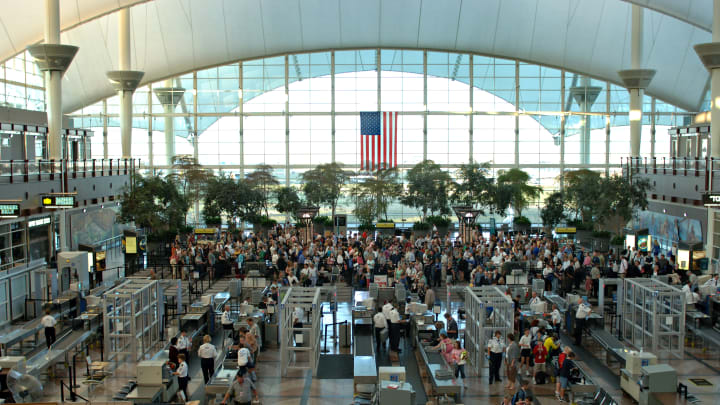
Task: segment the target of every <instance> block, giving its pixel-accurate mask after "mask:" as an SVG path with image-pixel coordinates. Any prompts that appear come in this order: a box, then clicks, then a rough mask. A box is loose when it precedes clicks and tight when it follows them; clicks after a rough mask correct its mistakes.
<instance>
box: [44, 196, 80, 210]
mask: <svg viewBox="0 0 720 405" xmlns="http://www.w3.org/2000/svg"><path fill="white" fill-rule="evenodd" d="M40 202H41V203H42V206H43V208H73V207H74V206H75V196H74V195H43V196H40Z"/></svg>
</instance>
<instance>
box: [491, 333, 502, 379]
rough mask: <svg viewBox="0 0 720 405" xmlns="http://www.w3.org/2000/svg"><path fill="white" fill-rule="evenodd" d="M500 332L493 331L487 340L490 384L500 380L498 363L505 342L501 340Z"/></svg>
mask: <svg viewBox="0 0 720 405" xmlns="http://www.w3.org/2000/svg"><path fill="white" fill-rule="evenodd" d="M501 337H502V333H500V331H499V330H498V331H495V337H493V338H491V339H490V341H489V342H488V347H487V349H488V356H490V384H492V383H493V380H494V381H497V382H500V381H502V380H501V379H500V365H501V364H502V355H503V352H504V351H505V343H504V342H503V341H502V338H501Z"/></svg>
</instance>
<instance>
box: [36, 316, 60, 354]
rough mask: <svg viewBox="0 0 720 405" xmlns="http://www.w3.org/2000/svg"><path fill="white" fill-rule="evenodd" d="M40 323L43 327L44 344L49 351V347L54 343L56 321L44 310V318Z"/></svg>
mask: <svg viewBox="0 0 720 405" xmlns="http://www.w3.org/2000/svg"><path fill="white" fill-rule="evenodd" d="M40 323H41V324H42V326H44V327H45V343H47V347H48V349H49V348H50V345H52V344H53V343H55V325H56V324H57V319H55V317H54V316H52V315H50V310H49V309H46V310H45V316H43V317H42V319H41V320H40Z"/></svg>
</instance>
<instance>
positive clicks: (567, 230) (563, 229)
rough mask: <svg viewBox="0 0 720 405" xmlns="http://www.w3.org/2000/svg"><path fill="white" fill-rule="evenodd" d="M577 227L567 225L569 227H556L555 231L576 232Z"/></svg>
mask: <svg viewBox="0 0 720 405" xmlns="http://www.w3.org/2000/svg"><path fill="white" fill-rule="evenodd" d="M576 232H577V228H575V227H567V228H555V233H576Z"/></svg>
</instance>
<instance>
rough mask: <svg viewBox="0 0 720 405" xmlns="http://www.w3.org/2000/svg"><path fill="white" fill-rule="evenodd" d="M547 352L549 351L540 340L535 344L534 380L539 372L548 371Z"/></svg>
mask: <svg viewBox="0 0 720 405" xmlns="http://www.w3.org/2000/svg"><path fill="white" fill-rule="evenodd" d="M547 354H548V352H547V349H546V348H545V345H543V344H542V343H540V342H538V344H536V345H535V348H533V360H534V361H535V366H534V367H533V381H535V376H536V375H537V373H538V372H540V371H542V372H544V373H547V369H546V368H545V360H546V359H547Z"/></svg>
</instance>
